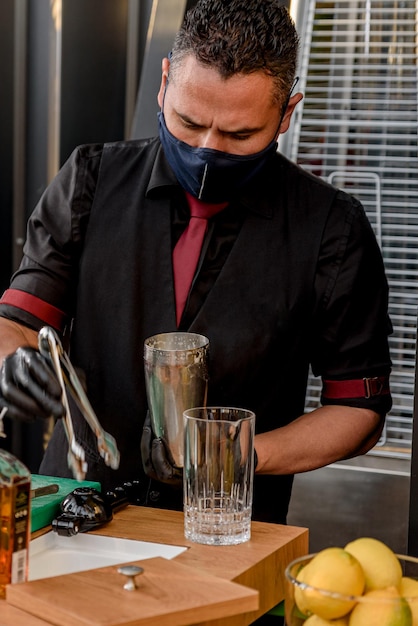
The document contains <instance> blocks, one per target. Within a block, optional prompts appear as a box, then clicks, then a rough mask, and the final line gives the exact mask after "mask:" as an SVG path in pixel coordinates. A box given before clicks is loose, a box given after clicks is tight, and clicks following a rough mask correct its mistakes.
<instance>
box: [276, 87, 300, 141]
mask: <svg viewBox="0 0 418 626" xmlns="http://www.w3.org/2000/svg"><path fill="white" fill-rule="evenodd" d="M302 99H303V94H302V93H300V92H299V93H295V95H294V96H292V97H291V98H290V99H289V102H288V103H287V108H286V112H285V114H284V115H283V119H282V123H281V124H280V128H279V135H281V134H282V133H285V132H286V131H287V130H288V128H289V126H290V120H291V119H292V115H293V112H294V110H295V108H296V106H297V105H298V104H299V102H300V101H301V100H302Z"/></svg>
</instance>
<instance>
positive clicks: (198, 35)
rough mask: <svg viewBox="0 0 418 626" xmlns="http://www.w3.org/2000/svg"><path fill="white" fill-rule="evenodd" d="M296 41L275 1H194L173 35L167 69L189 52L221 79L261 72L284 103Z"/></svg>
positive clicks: (294, 61)
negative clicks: (214, 70) (212, 69)
mask: <svg viewBox="0 0 418 626" xmlns="http://www.w3.org/2000/svg"><path fill="white" fill-rule="evenodd" d="M298 46H299V38H298V35H297V32H296V29H295V26H294V23H293V21H292V19H291V17H290V15H289V13H288V10H287V9H286V7H285V6H283V3H282V2H281V1H280V0H198V2H197V4H196V5H195V6H194V7H192V8H191V9H190V10H189V11H187V13H186V15H185V18H184V22H183V25H182V26H181V28H180V30H179V32H178V33H177V35H176V37H175V40H174V44H173V49H172V54H171V69H172V71H173V74H175V72H176V69H177V67H179V66H180V65H181V62H182V60H183V59H184V58H185V57H186V56H188V55H190V54H193V55H194V57H195V58H196V59H197V61H199V63H202V64H203V65H206V66H210V67H212V68H215V69H217V70H218V72H219V73H220V75H221V76H222V77H224V78H230V77H231V76H232V75H234V74H239V73H242V74H250V73H252V72H257V71H263V72H265V73H266V74H268V75H270V76H272V78H273V80H274V84H275V89H274V93H273V96H274V98H275V99H276V100H277V101H279V102H281V103H284V102H285V101H286V100H287V97H288V95H289V93H290V90H291V88H292V85H293V82H294V80H295V73H296V64H297V54H298Z"/></svg>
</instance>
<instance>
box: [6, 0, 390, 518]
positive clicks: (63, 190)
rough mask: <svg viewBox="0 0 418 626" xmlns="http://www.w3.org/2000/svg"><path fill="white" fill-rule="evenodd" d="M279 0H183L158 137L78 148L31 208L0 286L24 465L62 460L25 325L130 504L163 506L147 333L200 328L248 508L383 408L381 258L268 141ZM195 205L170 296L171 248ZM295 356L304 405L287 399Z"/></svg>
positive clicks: (353, 213)
mask: <svg viewBox="0 0 418 626" xmlns="http://www.w3.org/2000/svg"><path fill="white" fill-rule="evenodd" d="M281 4H282V3H281V2H279V0H264V2H259V0H199V1H198V2H197V4H196V5H195V7H194V8H192V9H191V10H190V11H189V12H188V13H187V14H186V16H185V20H184V23H183V25H182V27H181V29H180V31H179V33H178V34H177V36H176V38H175V41H174V43H173V48H172V53H171V55H170V58H165V59H163V61H162V75H161V87H160V90H159V93H158V103H159V106H160V113H159V136H158V137H155V138H151V139H145V140H135V141H123V142H116V143H111V144H95V145H84V146H81V147H78V148H77V149H76V150H75V151H74V152H73V154H72V155H71V156H70V157H69V159H68V160H67V162H66V163H65V164H64V165H63V167H62V168H61V170H60V171H59V173H58V174H57V176H56V178H55V179H54V180H53V181H52V182H51V184H50V185H49V187H48V188H47V189H46V190H45V192H44V193H43V195H42V197H41V199H40V201H39V203H38V205H37V206H36V207H35V209H34V211H33V213H32V215H31V217H30V219H29V222H28V230H27V240H26V243H25V246H24V255H23V259H22V262H21V265H20V267H19V269H18V270H17V272H16V273H15V274H14V276H13V278H12V280H11V283H10V286H9V288H8V289H7V290H6V291H5V293H4V294H3V297H2V299H1V303H0V316H1V318H0V350H1V358H2V359H4V360H3V365H2V368H1V371H0V409H1V408H3V409H5V411H4V413H5V418H6V419H9V418H10V419H18V420H26V421H27V420H33V419H39V418H48V417H50V416H51V415H52V416H54V419H55V420H56V425H55V429H54V432H53V434H52V437H51V439H50V442H49V445H48V447H47V450H46V453H45V455H44V459H43V461H42V464H41V466H40V469H39V472H40V473H43V474H50V475H53V476H63V477H69V476H71V471H70V470H69V468H68V465H67V441H66V436H65V432H64V428H63V424H62V420H61V419H60V418H61V416H62V415H63V406H62V403H61V400H60V389H59V385H58V383H57V380H56V379H55V377H54V375H53V374H52V371H51V370H50V368H49V366H48V364H47V362H46V360H45V359H44V357H42V356H41V355H40V353H39V352H38V349H37V346H38V331H39V329H40V328H41V327H42V326H44V325H48V326H51V327H53V328H54V329H56V330H57V331H58V332H59V333H60V334H61V336H62V339H63V341H64V344H65V345H66V346H68V350H69V354H70V357H71V360H72V362H73V364H74V365H75V366H76V367H77V368H79V369H80V370H82V371H83V373H84V377H85V381H86V389H87V394H88V397H89V399H90V401H91V403H92V405H93V408H94V410H95V412H96V413H97V415H98V417H99V420H100V422H101V423H102V425H103V427H104V429H105V430H106V431H108V432H109V433H111V434H112V435H113V436H114V437H115V439H116V441H117V443H118V447H119V450H120V453H121V461H120V466H119V469H118V470H116V471H115V470H113V469H111V468H109V467H107V466H106V465H105V464H104V462H103V460H102V459H101V457H100V455H99V453H98V450H97V445H96V442H95V440H94V438H93V437H92V435H91V432H90V429H89V428H88V426H87V425H86V424H85V422H84V420H82V419H81V418H80V416H78V415H77V412H76V410H74V412H73V416H74V421H75V427H76V438H77V440H78V441H79V442H80V443H81V444H82V445H83V447H84V449H85V450H86V460H87V463H88V472H87V476H86V478H87V479H93V480H98V481H100V482H101V483H102V488H103V489H108V488H113V487H114V486H117V485H120V484H122V483H124V482H126V481H131V482H132V481H136V484H137V485H138V502H139V503H141V504H149V505H152V506H161V507H168V508H181V506H182V502H181V499H182V498H181V489H180V488H179V486H178V484H176V482H178V481H176V478H175V476H174V473H173V471H172V467H171V465H170V462H169V460H168V457H167V455H166V454H165V449H164V445H163V443H162V442H161V441H160V440H158V439H155V437H154V435H153V433H152V431H151V430H150V426H149V423H148V422H146V415H147V402H146V393H145V384H144V371H143V359H142V354H143V344H144V340H145V339H146V338H147V337H149V336H151V335H154V334H157V333H160V332H169V331H174V330H176V329H180V330H183V331H190V332H195V333H200V334H203V335H205V336H207V337H208V338H209V341H210V347H211V353H210V382H209V396H208V403H209V404H212V405H225V406H240V407H243V408H247V409H251V410H253V411H254V412H255V414H256V431H257V435H256V438H255V448H256V457H257V461H256V476H255V485H254V515H253V518H254V519H257V520H263V521H270V522H278V523H283V522H285V520H286V514H287V509H288V504H289V499H290V495H291V488H292V480H293V475H294V474H295V473H298V472H306V471H309V470H313V469H315V468H319V467H322V466H325V465H327V464H329V463H333V462H335V461H338V460H340V459H344V458H347V457H351V456H354V455H359V454H363V453H365V452H367V451H368V450H370V449H371V448H372V447H373V446H374V445H375V444H376V443H377V441H378V440H379V437H380V433H381V431H382V427H383V424H384V419H385V415H386V413H387V412H388V410H389V409H390V407H391V395H390V389H389V374H390V369H391V361H390V356H389V349H388V334H389V333H390V332H391V325H390V321H389V319H388V314H387V300H388V288H387V281H386V277H385V273H384V267H383V262H382V257H381V253H380V250H379V247H378V245H377V243H376V239H375V237H374V235H373V232H372V229H371V227H370V224H369V222H368V220H367V218H366V216H365V213H364V209H363V207H362V206H361V204H360V203H359V202H358V201H357V200H356V199H354V198H352V197H350V196H349V195H347V194H345V193H343V192H342V191H339V190H337V189H335V188H333V187H331V186H330V185H328V184H326V183H325V182H323V181H322V180H321V179H320V178H317V177H314V176H313V175H311V174H309V173H307V172H305V171H304V170H303V169H301V168H300V167H298V166H297V165H295V164H294V163H291V162H290V161H288V160H287V159H286V158H284V157H283V156H282V155H281V154H280V152H279V151H278V149H277V145H278V141H279V137H280V135H281V134H283V133H285V132H286V131H287V130H288V128H289V123H290V120H291V117H292V115H293V113H294V110H295V107H296V106H297V105H298V103H299V102H300V100H301V99H302V94H301V93H298V92H296V93H295V92H292V87H293V85H294V83H295V78H296V76H295V72H296V64H297V50H298V36H297V33H296V31H295V28H294V24H293V22H292V21H291V19H290V17H289V14H288V12H287V10H286V9H285V8H284V7H283V6H281ZM196 207H197V209H196ZM208 208H211V209H215V210H214V211H213V214H212V216H211V217H209V218H207V222H205V226H206V231H205V237H204V241H203V246H202V248H201V251H200V253H199V255H198V256H199V258H198V259H197V265H196V268H194V267H192V270H191V274H192V276H191V278H192V282H191V285H190V286H189V287H187V293H186V294H185V295H184V294H183V295H181V294H179V289H177V287H178V285H179V284H180V283H181V284H183V282H184V278H183V275H182V273H181V272H182V269H181V268H180V269H179V268H178V267H175V263H174V261H173V258H175V257H176V254H177V253H176V245H177V243H178V242H179V241H180V240H181V238H182V235H183V233H184V232H185V230H186V228H187V226H188V223H189V219H190V214H191V212H193V211H195V210H201V211H203V210H207V209H208ZM187 246H189V247H187ZM191 249H192V248H191V244H187V245H186V251H187V250H190V256H189V258H188V259H187V254H186V265H188V271H189V274H190V264H191V262H192V261H191ZM183 256H184V255H183ZM310 366H311V368H312V371H313V373H314V375H315V376H319V377H321V379H322V396H321V406H320V407H318V408H317V409H315V410H313V411H311V412H308V413H304V405H305V393H306V386H307V377H308V371H309V367H310ZM144 424H145V428H144ZM141 439H142V445H141Z"/></svg>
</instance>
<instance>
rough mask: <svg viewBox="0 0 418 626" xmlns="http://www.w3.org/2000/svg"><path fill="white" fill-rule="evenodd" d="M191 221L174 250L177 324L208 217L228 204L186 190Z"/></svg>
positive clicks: (187, 293) (190, 282)
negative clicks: (199, 198)
mask: <svg viewBox="0 0 418 626" xmlns="http://www.w3.org/2000/svg"><path fill="white" fill-rule="evenodd" d="M186 197H187V202H188V203H189V208H190V221H189V225H188V226H187V228H186V230H185V231H184V233H183V234H182V235H181V237H180V239H179V240H178V242H177V244H176V246H175V248H174V251H173V272H174V288H175V294H176V316H177V326H178V325H179V323H180V320H181V316H182V314H183V309H184V306H185V304H186V300H187V296H188V295H189V290H190V286H191V284H192V280H193V276H194V273H195V271H196V267H197V263H198V261H199V256H200V251H201V249H202V244H203V240H204V238H205V234H206V230H207V227H208V219H209V218H211V217H212V216H213V215H216V213H219V211H222V209H224V208H225V207H226V206H227V204H228V203H227V202H223V203H222V204H210V203H208V202H201V201H200V200H198V199H197V198H194V197H193V196H191V195H190V194H189V193H187V192H186Z"/></svg>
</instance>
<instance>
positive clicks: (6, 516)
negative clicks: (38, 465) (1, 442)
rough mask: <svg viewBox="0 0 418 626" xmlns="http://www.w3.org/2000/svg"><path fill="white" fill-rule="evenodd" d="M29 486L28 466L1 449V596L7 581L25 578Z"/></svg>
mask: <svg viewBox="0 0 418 626" xmlns="http://www.w3.org/2000/svg"><path fill="white" fill-rule="evenodd" d="M30 485H31V475H30V472H29V470H28V468H27V467H26V466H25V465H24V464H23V463H22V462H21V461H19V459H17V458H16V457H15V456H14V455H13V454H11V453H10V452H7V451H6V450H2V449H0V598H4V597H5V595H6V585H7V584H9V583H17V582H24V581H25V580H27V577H28V569H29V557H28V553H29V540H30Z"/></svg>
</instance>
